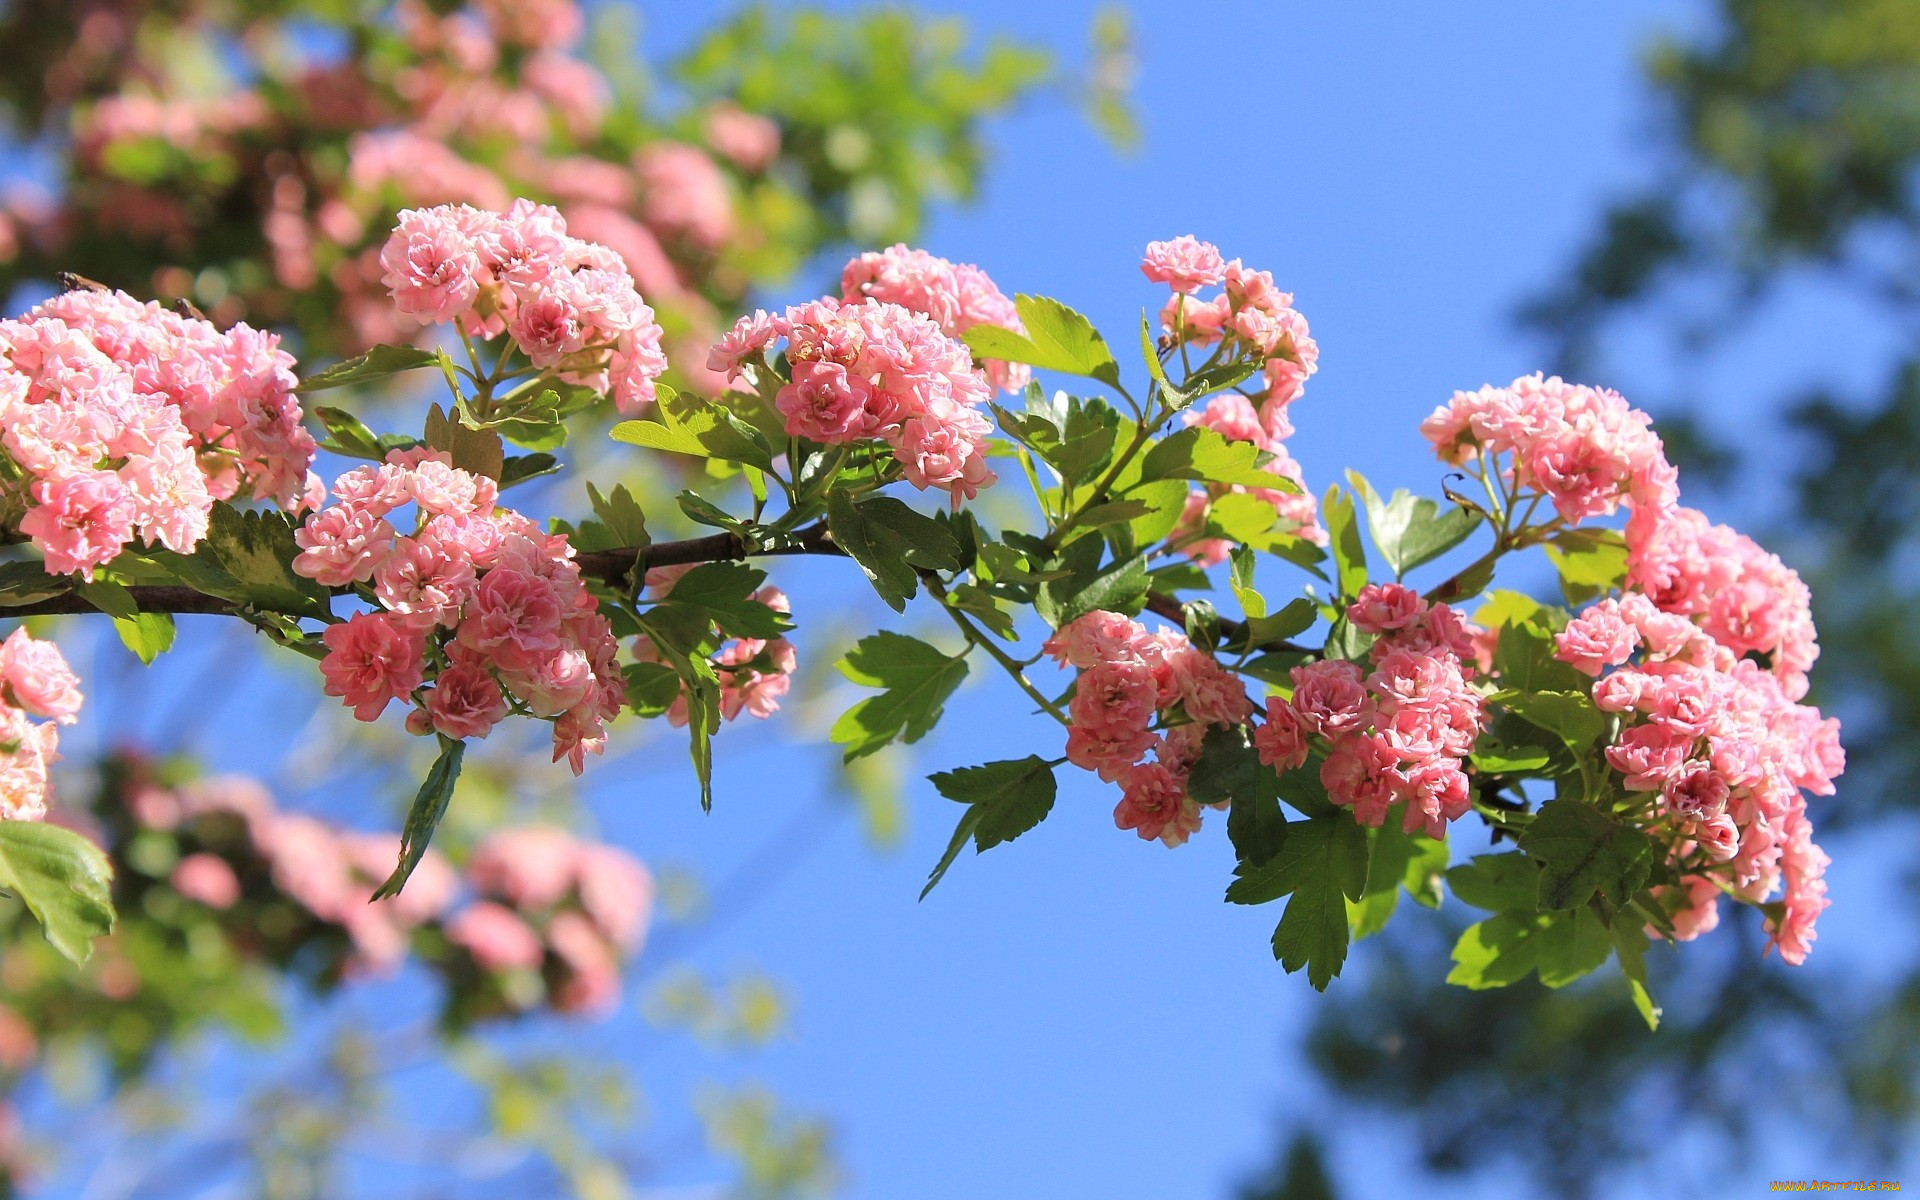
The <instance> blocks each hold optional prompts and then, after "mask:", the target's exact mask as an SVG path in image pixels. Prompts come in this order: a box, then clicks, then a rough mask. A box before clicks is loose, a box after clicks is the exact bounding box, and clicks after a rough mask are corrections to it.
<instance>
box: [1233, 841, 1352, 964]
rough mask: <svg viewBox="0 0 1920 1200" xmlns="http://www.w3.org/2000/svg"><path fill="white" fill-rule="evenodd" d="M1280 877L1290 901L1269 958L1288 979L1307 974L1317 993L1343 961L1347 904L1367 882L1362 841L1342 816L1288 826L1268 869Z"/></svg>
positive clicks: (1275, 935) (1345, 951) (1345, 952)
mask: <svg viewBox="0 0 1920 1200" xmlns="http://www.w3.org/2000/svg"><path fill="white" fill-rule="evenodd" d="M1258 869H1260V870H1273V871H1275V872H1276V873H1277V874H1279V875H1280V876H1282V877H1283V879H1284V880H1285V882H1286V885H1287V890H1288V892H1289V893H1290V897H1289V899H1288V900H1287V908H1286V911H1285V912H1284V913H1282V914H1281V915H1280V924H1279V925H1278V926H1276V927H1275V928H1274V931H1273V954H1274V957H1275V958H1277V959H1279V960H1280V965H1281V966H1282V967H1283V968H1285V969H1286V971H1287V972H1288V973H1289V974H1291V973H1293V972H1295V971H1298V970H1300V969H1301V968H1302V967H1305V968H1306V969H1307V982H1308V983H1310V984H1312V985H1313V989H1314V990H1315V991H1318V992H1324V991H1326V990H1327V985H1328V984H1329V983H1331V982H1333V979H1334V977H1335V976H1337V975H1339V974H1340V968H1341V967H1342V966H1343V965H1345V963H1346V961H1347V940H1348V938H1349V936H1350V933H1351V930H1350V928H1349V926H1348V924H1347V901H1348V900H1357V899H1359V898H1360V894H1361V891H1362V888H1363V887H1364V885H1365V882H1366V838H1365V835H1364V833H1363V832H1362V831H1361V829H1360V827H1359V826H1358V825H1355V824H1354V823H1353V820H1352V818H1350V817H1347V816H1345V815H1339V816H1334V817H1328V818H1322V819H1316V820H1312V821H1307V822H1304V823H1302V824H1296V825H1293V826H1290V827H1289V828H1288V830H1287V840H1286V842H1285V843H1284V844H1283V845H1282V846H1281V847H1280V852H1279V853H1278V854H1276V855H1275V856H1274V858H1273V862H1272V863H1271V864H1270V866H1269V867H1265V868H1258Z"/></svg>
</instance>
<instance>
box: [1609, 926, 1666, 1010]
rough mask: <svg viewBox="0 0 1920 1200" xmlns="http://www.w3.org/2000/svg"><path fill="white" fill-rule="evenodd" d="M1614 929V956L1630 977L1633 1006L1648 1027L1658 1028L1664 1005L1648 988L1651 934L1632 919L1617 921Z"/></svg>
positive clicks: (1621, 969)
mask: <svg viewBox="0 0 1920 1200" xmlns="http://www.w3.org/2000/svg"><path fill="white" fill-rule="evenodd" d="M1611 932H1612V934H1613V953H1614V958H1615V960H1616V961H1617V962H1619V964H1620V974H1621V975H1622V976H1624V977H1625V979H1626V981H1627V991H1628V993H1629V994H1630V995H1631V996H1632V997H1633V1006H1634V1008H1636V1009H1638V1010H1639V1012H1640V1018H1641V1019H1642V1020H1644V1021H1645V1022H1646V1023H1647V1028H1648V1029H1658V1028H1660V1009H1659V1007H1658V1006H1656V1005H1655V1004H1654V1002H1653V994H1652V993H1651V992H1649V991H1647V957H1646V956H1647V937H1646V935H1645V934H1644V933H1642V932H1641V931H1640V927H1639V926H1638V925H1635V924H1634V923H1633V922H1632V921H1619V920H1617V921H1615V922H1614V923H1613V929H1612V931H1611Z"/></svg>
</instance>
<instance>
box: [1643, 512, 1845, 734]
mask: <svg viewBox="0 0 1920 1200" xmlns="http://www.w3.org/2000/svg"><path fill="white" fill-rule="evenodd" d="M1627 586H1628V587H1629V588H1631V589H1634V590H1635V591H1638V592H1643V593H1645V594H1646V595H1647V596H1648V597H1650V598H1651V599H1652V601H1653V603H1654V604H1655V605H1656V606H1658V607H1659V608H1660V610H1661V611H1663V612H1668V613H1677V614H1680V615H1682V616H1685V617H1690V618H1692V619H1694V620H1696V621H1698V622H1699V624H1700V628H1702V629H1703V630H1705V631H1706V633H1707V634H1708V636H1710V637H1712V638H1713V640H1714V641H1716V642H1718V643H1719V644H1720V645H1722V646H1725V647H1726V648H1727V649H1729V650H1731V651H1732V652H1733V653H1735V654H1740V655H1746V654H1758V655H1764V656H1765V657H1766V659H1767V662H1768V664H1769V666H1770V668H1771V670H1772V671H1773V673H1774V674H1775V675H1777V676H1779V678H1780V683H1781V686H1782V688H1783V689H1784V690H1785V691H1786V694H1787V698H1788V699H1791V700H1799V699H1801V698H1802V697H1804V696H1805V695H1806V694H1807V672H1808V671H1809V670H1810V669H1812V667H1813V663H1814V660H1815V659H1816V658H1818V657H1819V656H1820V647H1819V644H1818V642H1817V641H1816V640H1815V631H1814V627H1813V607H1812V606H1813V597H1812V594H1811V593H1810V592H1809V591H1808V590H1807V585H1806V584H1805V583H1803V582H1801V579H1800V576H1799V574H1798V573H1797V572H1795V571H1794V570H1793V569H1792V568H1790V567H1788V566H1787V565H1786V564H1785V563H1783V562H1781V561H1780V559H1779V558H1778V557H1777V556H1775V555H1773V554H1769V553H1768V552H1767V551H1766V550H1764V549H1762V548H1761V547H1760V546H1759V545H1758V544H1757V543H1755V542H1754V541H1753V539H1751V538H1749V537H1747V536H1746V535H1744V534H1741V533H1737V532H1735V531H1734V530H1732V529H1730V528H1728V527H1727V526H1725V525H1715V524H1712V523H1711V522H1709V521H1708V520H1707V518H1706V516H1705V515H1704V514H1702V513H1700V512H1698V511H1696V510H1694V509H1691V508H1683V507H1680V506H1677V505H1676V506H1674V507H1673V508H1671V509H1669V510H1666V511H1663V512H1655V511H1651V510H1641V511H1637V512H1635V514H1634V517H1633V520H1631V521H1629V522H1628V523H1627Z"/></svg>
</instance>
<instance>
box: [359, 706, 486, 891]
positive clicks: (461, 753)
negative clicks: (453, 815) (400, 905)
mask: <svg viewBox="0 0 1920 1200" xmlns="http://www.w3.org/2000/svg"><path fill="white" fill-rule="evenodd" d="M434 736H436V737H438V738H439V740H440V754H439V756H438V757H436V758H435V759H434V760H433V766H432V767H430V768H428V769H427V777H426V778H425V779H424V780H422V781H421V782H420V790H419V792H418V793H416V794H415V795H414V797H413V807H412V808H410V809H408V810H407V823H406V824H405V825H404V826H402V827H401V829H400V862H399V863H398V865H396V866H395V867H394V868H393V874H391V875H389V876H387V881H386V882H385V883H383V884H381V885H380V888H379V890H378V891H376V892H374V893H373V898H374V899H375V900H379V899H382V898H383V897H386V896H397V895H399V894H400V889H401V888H403V887H405V886H406V884H407V879H408V878H409V877H410V876H411V875H412V874H413V869H414V868H415V867H417V866H419V865H420V858H421V856H422V855H424V854H425V853H426V852H427V843H428V842H431V841H432V840H433V831H434V830H436V829H438V828H439V827H440V820H441V818H443V817H445V816H446V815H447V803H448V802H449V801H451V800H452V799H453V785H454V783H455V782H456V781H457V780H458V779H459V778H460V761H461V759H463V758H464V757H466V753H467V744H466V743H465V742H464V741H457V740H455V739H454V738H450V737H447V736H446V735H444V734H436V735H434Z"/></svg>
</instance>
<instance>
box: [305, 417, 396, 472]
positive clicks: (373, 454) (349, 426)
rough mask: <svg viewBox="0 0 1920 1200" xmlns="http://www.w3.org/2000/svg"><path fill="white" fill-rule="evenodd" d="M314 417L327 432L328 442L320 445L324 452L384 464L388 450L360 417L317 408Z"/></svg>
mask: <svg viewBox="0 0 1920 1200" xmlns="http://www.w3.org/2000/svg"><path fill="white" fill-rule="evenodd" d="M312 411H313V415H314V416H315V417H317V418H318V419H319V421H320V424H321V426H322V428H324V429H325V430H326V431H327V439H328V440H327V441H325V442H322V443H321V444H320V448H321V449H323V450H330V451H332V452H333V453H335V454H341V455H345V456H346V457H348V458H365V459H371V460H372V461H374V462H382V461H384V460H385V459H386V457H387V448H386V447H385V446H383V445H381V444H380V437H379V435H378V434H376V433H374V432H373V430H371V429H369V428H367V426H366V425H365V423H363V422H362V421H361V420H360V418H359V417H356V416H354V415H353V414H352V413H350V412H348V411H347V410H346V409H344V408H328V407H326V406H325V405H319V406H316V407H315V408H314V409H313V410H312Z"/></svg>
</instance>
